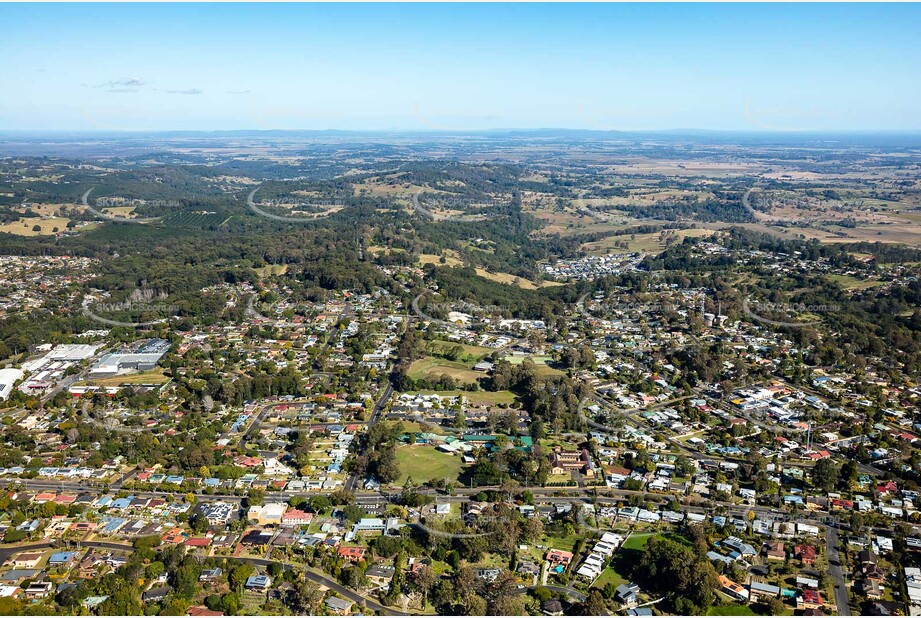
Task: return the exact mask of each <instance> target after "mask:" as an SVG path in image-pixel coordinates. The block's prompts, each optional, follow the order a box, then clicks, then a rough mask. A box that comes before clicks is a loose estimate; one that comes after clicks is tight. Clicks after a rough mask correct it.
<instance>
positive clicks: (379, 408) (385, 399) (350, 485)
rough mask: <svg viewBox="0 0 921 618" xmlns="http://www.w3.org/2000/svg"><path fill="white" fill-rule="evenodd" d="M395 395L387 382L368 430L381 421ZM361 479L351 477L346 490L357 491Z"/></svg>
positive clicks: (375, 404) (373, 411) (375, 407)
mask: <svg viewBox="0 0 921 618" xmlns="http://www.w3.org/2000/svg"><path fill="white" fill-rule="evenodd" d="M392 395H393V386H392V385H391V384H390V382H387V386H385V387H384V392H383V393H381V396H380V397H378V399H377V401H376V402H375V403H374V409H372V410H371V418H369V419H368V429H371V427H373V426H374V424H375V423H376V422H378V421H379V420H380V419H381V413H382V411H383V409H384V407H385V406H386V405H387V402H389V401H390V397H391V396H392ZM358 482H359V479H358V477H357V476H356V475H354V474H353V475H351V476H350V477H349V478H348V479H347V480H346V481H345V485H344V488H345V490H346V491H355V486H356V485H358Z"/></svg>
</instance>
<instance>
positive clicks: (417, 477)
mask: <svg viewBox="0 0 921 618" xmlns="http://www.w3.org/2000/svg"><path fill="white" fill-rule="evenodd" d="M397 462H398V463H399V465H400V478H399V479H397V482H396V483H395V484H396V485H400V486H402V485H403V484H404V483H406V479H408V478H410V477H412V479H413V482H415V483H425V482H427V481H432V480H435V479H448V480H449V481H457V476H458V474H460V471H461V468H462V466H463V463H462V462H461V458H460V456H459V455H452V454H450V453H442V452H441V451H439V450H436V449H435V447H434V446H428V445H413V446H401V447H400V448H398V449H397Z"/></svg>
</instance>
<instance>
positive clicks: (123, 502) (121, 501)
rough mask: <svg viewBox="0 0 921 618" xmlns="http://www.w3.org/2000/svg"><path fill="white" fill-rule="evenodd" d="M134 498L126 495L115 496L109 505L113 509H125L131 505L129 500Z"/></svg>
mask: <svg viewBox="0 0 921 618" xmlns="http://www.w3.org/2000/svg"><path fill="white" fill-rule="evenodd" d="M132 500H134V496H128V497H127V498H117V499H115V500H114V501H113V502H112V505H111V507H112V508H113V509H121V510H124V509H127V508H128V507H129V506H131V501H132Z"/></svg>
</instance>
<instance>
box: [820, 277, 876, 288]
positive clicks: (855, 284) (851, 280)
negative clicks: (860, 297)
mask: <svg viewBox="0 0 921 618" xmlns="http://www.w3.org/2000/svg"><path fill="white" fill-rule="evenodd" d="M827 278H828V279H829V280H830V281H833V282H835V283H837V284H838V285H840V286H841V287H842V288H844V289H845V290H866V289H867V288H873V287H876V286H879V285H882V284H883V282H882V281H879V280H878V279H858V278H857V277H852V276H851V275H827Z"/></svg>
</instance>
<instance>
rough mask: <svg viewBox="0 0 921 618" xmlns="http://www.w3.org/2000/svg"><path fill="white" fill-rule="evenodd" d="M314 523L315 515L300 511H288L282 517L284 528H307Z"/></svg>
mask: <svg viewBox="0 0 921 618" xmlns="http://www.w3.org/2000/svg"><path fill="white" fill-rule="evenodd" d="M311 521H313V513H306V512H304V511H301V510H300V509H288V510H287V511H285V514H284V515H282V516H281V525H282V526H306V525H308V524H309V523H310V522H311Z"/></svg>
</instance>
